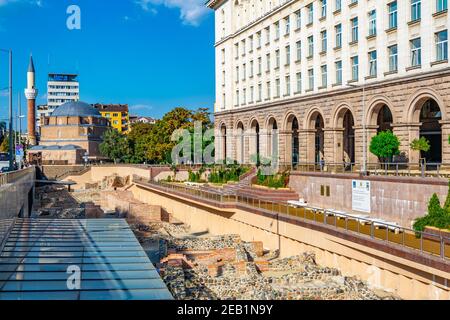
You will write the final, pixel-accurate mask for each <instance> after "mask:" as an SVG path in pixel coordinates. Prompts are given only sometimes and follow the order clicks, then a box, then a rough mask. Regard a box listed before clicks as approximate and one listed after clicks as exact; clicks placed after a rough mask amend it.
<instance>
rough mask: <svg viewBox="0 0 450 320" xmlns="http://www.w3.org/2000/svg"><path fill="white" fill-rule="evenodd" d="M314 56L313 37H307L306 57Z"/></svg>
mask: <svg viewBox="0 0 450 320" xmlns="http://www.w3.org/2000/svg"><path fill="white" fill-rule="evenodd" d="M313 55H314V38H313V36H309V37H308V57H312V56H313Z"/></svg>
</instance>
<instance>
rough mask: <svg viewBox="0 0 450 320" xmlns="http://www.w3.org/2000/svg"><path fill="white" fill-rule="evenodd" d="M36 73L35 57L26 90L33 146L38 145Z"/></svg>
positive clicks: (28, 73)
mask: <svg viewBox="0 0 450 320" xmlns="http://www.w3.org/2000/svg"><path fill="white" fill-rule="evenodd" d="M35 85H36V81H35V72H34V63H33V56H30V64H29V66H28V72H27V88H26V89H25V97H26V98H27V101H28V143H29V144H30V145H32V146H35V145H36V144H37V141H36V97H37V94H38V91H37V89H36V87H35Z"/></svg>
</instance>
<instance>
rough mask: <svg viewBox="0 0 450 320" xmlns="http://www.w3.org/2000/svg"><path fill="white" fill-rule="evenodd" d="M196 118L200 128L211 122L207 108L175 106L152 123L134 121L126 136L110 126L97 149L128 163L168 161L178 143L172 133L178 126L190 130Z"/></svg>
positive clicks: (192, 129)
mask: <svg viewBox="0 0 450 320" xmlns="http://www.w3.org/2000/svg"><path fill="white" fill-rule="evenodd" d="M196 121H199V122H201V125H202V131H203V132H205V131H206V130H207V129H210V128H212V126H213V124H212V122H211V119H210V113H209V111H208V109H206V108H201V109H198V110H196V111H192V110H188V109H185V108H180V107H179V108H175V109H173V110H172V111H170V112H168V113H166V114H165V115H164V116H163V118H162V119H161V120H158V121H156V123H155V124H145V123H136V124H134V125H133V126H132V127H131V131H130V133H129V134H128V136H125V135H121V134H120V133H119V132H114V133H113V132H111V130H109V131H108V132H107V133H105V135H104V142H103V143H102V145H101V147H100V151H101V152H102V154H103V155H104V156H106V157H108V158H110V159H111V160H120V161H123V162H129V163H143V162H146V163H149V164H154V163H171V152H172V149H173V148H174V146H175V145H176V143H177V142H176V141H171V137H172V133H173V132H174V131H175V130H177V129H187V130H188V131H189V132H190V133H191V134H193V132H194V125H195V122H196Z"/></svg>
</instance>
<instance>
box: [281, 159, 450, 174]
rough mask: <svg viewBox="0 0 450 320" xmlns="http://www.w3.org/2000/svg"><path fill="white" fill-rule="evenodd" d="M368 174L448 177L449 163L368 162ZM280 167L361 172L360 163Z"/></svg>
mask: <svg viewBox="0 0 450 320" xmlns="http://www.w3.org/2000/svg"><path fill="white" fill-rule="evenodd" d="M366 167H367V173H368V174H369V175H377V176H396V177H421V178H431V177H434V178H450V163H448V164H447V163H407V162H385V163H381V162H378V163H368V164H367V165H366ZM280 169H282V170H283V169H284V170H292V171H297V172H315V173H342V174H345V173H347V174H358V173H361V170H362V166H361V164H360V163H350V162H348V163H343V162H341V163H333V162H332V163H329V162H328V163H327V162H323V163H320V162H300V163H298V164H295V165H293V164H286V163H281V164H280Z"/></svg>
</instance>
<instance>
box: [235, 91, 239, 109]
mask: <svg viewBox="0 0 450 320" xmlns="http://www.w3.org/2000/svg"><path fill="white" fill-rule="evenodd" d="M235 102H236V103H235V105H236V106H238V105H239V90H236V101H235Z"/></svg>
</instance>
